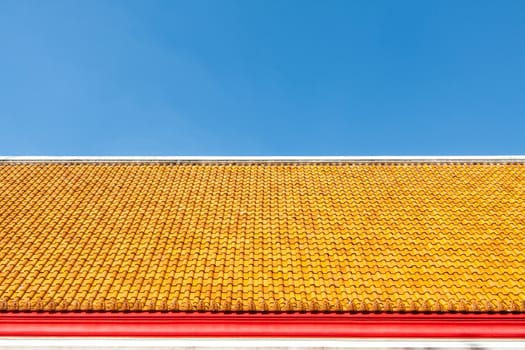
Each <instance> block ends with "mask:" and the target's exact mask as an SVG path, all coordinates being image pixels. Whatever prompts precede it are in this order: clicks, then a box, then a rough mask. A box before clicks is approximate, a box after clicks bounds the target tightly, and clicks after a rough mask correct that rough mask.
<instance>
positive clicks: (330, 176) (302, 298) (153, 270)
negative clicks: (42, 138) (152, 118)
mask: <svg viewBox="0 0 525 350" xmlns="http://www.w3.org/2000/svg"><path fill="white" fill-rule="evenodd" d="M524 213H525V163H524V162H523V161H522V160H512V159H510V160H494V161H490V160H478V161H476V160H475V159H474V160H472V159H469V160H465V161H462V160H449V161H446V160H443V161H425V160H421V159H420V160H413V159H412V160H411V159H406V160H399V159H398V160H395V161H392V160H390V161H386V160H385V161H381V160H374V161H366V160H328V161H327V160H325V161H321V160H320V161H315V160H308V161H307V160H296V161H293V160H280V161H279V160H273V161H262V160H259V161H258V160H253V161H239V160H231V161H227V160H215V161H214V160H206V161H192V160H176V159H175V160H151V161H146V160H143V161H133V160H121V161H107V160H99V161H97V160H96V159H95V160H90V161H51V160H50V161H46V160H40V161H29V160H28V161H20V160H16V161H9V160H6V161H4V162H2V163H0V309H1V310H7V311H17V310H32V311H43V310H48V311H54V310H62V311H73V310H88V311H90V310H106V311H133V310H136V311H138V310H157V311H269V312H272V311H326V312H338V311H377V312H390V311H416V312H417V311H420V312H424V311H440V312H450V311H472V312H475V311H516V312H525V243H524V242H525V216H524Z"/></svg>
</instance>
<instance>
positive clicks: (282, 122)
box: [0, 0, 525, 155]
mask: <svg viewBox="0 0 525 350" xmlns="http://www.w3.org/2000/svg"><path fill="white" fill-rule="evenodd" d="M0 121H1V124H0V154H1V155H466V154H471V155H479V154H486V155H493V154H524V153H525V135H524V134H525V1H523V0H516V1H508V0H507V1H506V0H491V1H482V0H473V1H466V0H434V1H431V0H425V1H421V0H415V1H404V0H397V1H391V0H385V1H374V0H341V1H337V0H317V1H309V0H284V1H283V0H238V1H233V0H209V1H201V0H186V1H174V0H167V1H158V0H151V1H150V0H142V1H131V0H118V1H115V0H113V1H112V0H100V1H95V0H83V1H80V0H79V1H70V0H67V1H52V0H46V1H41V0H35V1H26V0H1V1H0Z"/></svg>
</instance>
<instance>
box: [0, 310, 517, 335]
mask: <svg viewBox="0 0 525 350" xmlns="http://www.w3.org/2000/svg"><path fill="white" fill-rule="evenodd" d="M0 336H28V337H29V336H30V337H47V336H52V337H199V338H200V337H269V338H279V337H284V338H303V337H310V338H314V337H315V338H343V337H344V338H481V339H491V338H494V339H496V338H499V339H502V338H507V339H510V338H512V339H525V314H395V313H393V314H374V313H370V314H322V313H315V314H313V313H305V314H287V313H283V314H223V313H147V312H144V313H83V312H79V313H0Z"/></svg>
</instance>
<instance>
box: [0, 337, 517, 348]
mask: <svg viewBox="0 0 525 350" xmlns="http://www.w3.org/2000/svg"><path fill="white" fill-rule="evenodd" d="M15 347H16V348H21V347H22V348H25V349H39V350H43V349H57V348H60V349H62V350H64V349H69V348H71V349H74V348H126V349H145V348H150V349H154V348H158V349H166V348H168V349H169V348H172V349H184V348H191V349H213V350H219V349H227V348H229V349H231V348H247V349H249V348H252V349H253V348H258V349H260V348H274V349H275V348H280V349H310V350H313V349H334V348H337V349H525V340H497V341H491V340H475V339H474V340H473V339H444V340H435V339H430V340H426V339H414V340H398V339H377V340H376V339H372V340H371V339H167V338H162V339H159V338H156V339H151V338H104V339H103V338H0V349H8V348H13V349H14V348H15Z"/></svg>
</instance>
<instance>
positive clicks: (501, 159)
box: [0, 155, 525, 163]
mask: <svg viewBox="0 0 525 350" xmlns="http://www.w3.org/2000/svg"><path fill="white" fill-rule="evenodd" d="M0 162H184V163H192V162H197V163H198V162H225V163H227V162H247V163H250V162H298V163H302V162H356V163H425V162H438V163H447V162H458V163H461V162H467V163H470V162H487V163H490V162H495V163H507V162H520V163H521V162H525V155H498V156H0Z"/></svg>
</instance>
